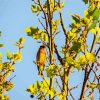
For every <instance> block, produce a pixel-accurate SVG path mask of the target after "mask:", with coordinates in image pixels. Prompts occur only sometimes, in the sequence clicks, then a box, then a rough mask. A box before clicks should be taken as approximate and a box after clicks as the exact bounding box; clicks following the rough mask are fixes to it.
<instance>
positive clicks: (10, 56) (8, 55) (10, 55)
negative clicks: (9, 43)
mask: <svg viewBox="0 0 100 100" xmlns="http://www.w3.org/2000/svg"><path fill="white" fill-rule="evenodd" d="M6 56H7V59H9V60H11V58H12V54H11V52H10V51H7V53H6Z"/></svg>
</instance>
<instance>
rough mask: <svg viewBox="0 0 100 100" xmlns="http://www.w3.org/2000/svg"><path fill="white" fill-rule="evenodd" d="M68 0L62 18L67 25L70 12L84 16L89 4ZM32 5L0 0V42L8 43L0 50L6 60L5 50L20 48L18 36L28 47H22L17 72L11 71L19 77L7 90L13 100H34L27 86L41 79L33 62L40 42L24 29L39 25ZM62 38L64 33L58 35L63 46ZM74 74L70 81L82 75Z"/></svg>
mask: <svg viewBox="0 0 100 100" xmlns="http://www.w3.org/2000/svg"><path fill="white" fill-rule="evenodd" d="M66 1H67V2H66V5H65V8H64V9H63V11H64V12H63V15H64V16H63V18H64V22H65V24H66V27H67V28H68V25H69V23H71V18H70V16H69V15H70V14H71V13H78V14H80V15H81V16H83V11H84V9H86V6H85V4H84V3H83V2H82V0H66ZM31 5H32V1H31V0H0V31H2V38H0V42H2V43H4V44H5V47H4V48H2V49H0V51H1V52H3V56H4V57H3V60H4V61H5V60H6V54H5V52H6V51H7V49H9V50H10V51H11V52H15V51H17V48H16V47H15V46H14V45H13V43H14V42H16V41H17V40H18V38H20V37H25V48H24V49H23V50H22V54H23V60H22V61H21V62H18V63H17V64H16V65H15V72H14V73H12V76H14V75H16V77H15V78H14V79H13V82H14V83H15V86H14V88H13V89H12V90H11V91H10V92H9V93H8V95H9V96H10V99H11V100H31V99H30V97H29V94H28V93H27V92H26V91H25V89H26V88H27V87H28V86H29V85H30V84H31V83H34V82H35V81H36V80H37V79H39V77H38V76H37V67H36V66H35V65H34V64H33V60H35V56H36V52H37V50H38V48H39V45H38V44H37V43H36V41H35V40H33V39H32V38H30V37H28V36H26V33H25V32H24V30H25V28H26V27H30V26H36V27H37V26H40V25H39V23H38V21H37V17H36V16H35V15H34V14H32V12H31ZM59 38H60V39H61V40H63V36H62V35H58V36H57V39H56V43H58V44H61V45H62V44H63V41H62V42H61V41H60V42H59ZM79 75H80V77H82V78H81V80H83V75H82V73H81V72H79ZM74 76H75V78H74V79H73V81H71V82H70V83H71V85H74V84H76V83H77V82H79V81H80V77H78V76H77V73H75V74H74ZM71 77H73V76H71ZM75 80H77V81H75ZM73 83H74V84H73ZM75 96H76V98H77V97H78V96H79V94H78V93H76V95H75Z"/></svg>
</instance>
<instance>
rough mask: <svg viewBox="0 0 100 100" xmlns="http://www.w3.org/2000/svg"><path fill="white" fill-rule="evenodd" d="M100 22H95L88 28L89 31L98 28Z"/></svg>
mask: <svg viewBox="0 0 100 100" xmlns="http://www.w3.org/2000/svg"><path fill="white" fill-rule="evenodd" d="M97 22H98V20H95V21H94V22H93V23H92V24H91V25H90V26H89V28H88V30H91V29H94V28H95V27H96V24H97Z"/></svg>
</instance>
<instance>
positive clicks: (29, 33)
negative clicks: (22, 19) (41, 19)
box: [25, 27, 39, 36]
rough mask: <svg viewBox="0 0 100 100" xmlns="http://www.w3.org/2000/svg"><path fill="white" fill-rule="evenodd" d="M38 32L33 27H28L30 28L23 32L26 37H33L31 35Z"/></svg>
mask: <svg viewBox="0 0 100 100" xmlns="http://www.w3.org/2000/svg"><path fill="white" fill-rule="evenodd" d="M38 31H39V29H38V28H34V27H30V28H26V29H25V32H26V33H27V35H28V36H33V34H35V33H36V32H38Z"/></svg>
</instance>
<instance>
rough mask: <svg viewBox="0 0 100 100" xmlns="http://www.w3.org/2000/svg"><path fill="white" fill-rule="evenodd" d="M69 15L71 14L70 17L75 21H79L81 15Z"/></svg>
mask: <svg viewBox="0 0 100 100" xmlns="http://www.w3.org/2000/svg"><path fill="white" fill-rule="evenodd" d="M71 16H72V19H73V21H74V22H75V23H80V19H81V17H80V16H79V15H76V14H74V15H71Z"/></svg>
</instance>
